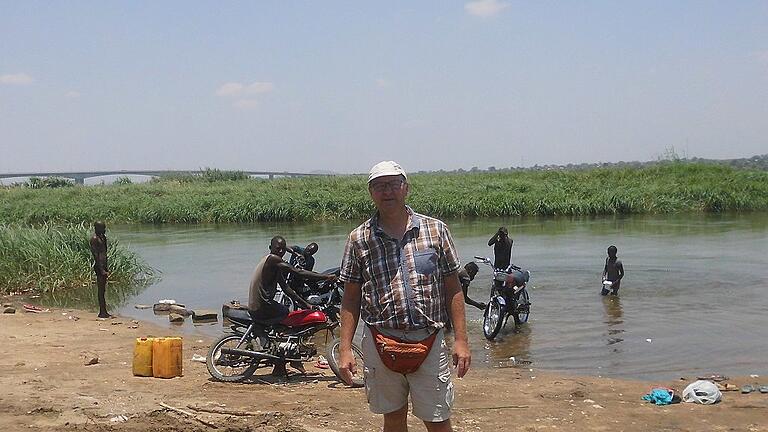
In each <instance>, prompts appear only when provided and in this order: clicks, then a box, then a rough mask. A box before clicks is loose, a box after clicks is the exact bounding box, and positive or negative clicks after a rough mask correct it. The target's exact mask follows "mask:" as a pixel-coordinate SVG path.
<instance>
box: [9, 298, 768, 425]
mask: <svg viewBox="0 0 768 432" xmlns="http://www.w3.org/2000/svg"><path fill="white" fill-rule="evenodd" d="M7 301H8V300H6V302H7ZM15 306H16V308H17V312H16V313H15V314H0V341H2V344H3V346H4V349H3V350H2V352H3V356H2V359H0V370H2V373H1V374H0V387H1V389H0V430H6V431H17V430H27V431H61V430H67V431H70V430H71V431H177V430H178V431H181V430H184V431H214V430H221V431H281V432H290V431H294V432H313V431H376V430H380V424H381V418H380V417H379V416H376V415H373V414H371V413H370V412H369V411H368V408H367V405H366V403H365V392H364V390H362V389H350V388H347V387H345V386H343V385H341V384H340V383H338V382H337V381H336V379H335V377H334V376H333V374H332V373H331V372H330V371H329V370H325V369H316V368H314V367H313V366H311V365H308V366H307V370H308V374H307V375H306V376H301V375H292V376H291V377H290V378H289V380H288V381H287V382H285V381H284V380H279V379H277V380H276V379H273V378H271V377H269V376H268V375H267V374H268V372H269V371H268V370H264V369H261V370H259V372H257V376H256V378H255V379H254V380H253V381H252V382H249V383H247V384H225V383H220V382H216V381H213V380H212V379H211V378H210V376H209V374H208V372H207V370H206V368H205V364H203V363H198V362H193V361H191V358H192V355H193V354H200V355H205V353H206V352H207V350H208V344H209V342H210V341H208V340H202V339H194V338H190V337H189V336H187V337H185V338H184V365H183V366H184V376H183V377H180V378H174V379H168V380H163V379H157V378H140V377H134V376H133V375H132V371H131V364H132V360H133V346H134V341H135V338H136V337H143V336H169V335H172V332H169V331H168V329H164V328H163V329H161V328H159V327H155V326H153V325H152V324H150V323H144V322H134V321H132V320H131V319H128V318H122V317H116V318H113V319H109V320H103V321H101V320H98V319H97V318H96V317H95V315H94V314H93V313H87V312H82V311H73V310H50V311H48V312H42V313H29V312H24V311H23V309H22V308H21V304H20V303H16V304H15ZM94 359H98V361H97V362H96V363H95V364H91V365H87V363H91V362H94ZM766 378H768V377H766ZM693 379H694V378H693V377H692V378H691V379H689V380H687V381H683V380H680V381H673V382H639V381H625V380H615V379H607V378H596V377H583V376H564V375H558V374H553V373H547V372H543V371H540V370H535V369H534V370H530V369H528V368H524V367H520V368H506V369H474V370H471V371H470V373H469V374H468V376H467V377H466V378H464V379H461V380H456V381H455V382H456V389H457V402H456V410H455V412H454V415H453V418H452V420H453V424H454V429H455V430H457V431H496V430H502V429H504V430H521V431H551V430H557V431H584V430H592V431H603V430H605V431H608V430H611V431H616V430H624V431H647V430H656V431H666V430H670V431H671V430H675V431H678V430H684V431H687V430H690V431H694V430H695V431H703V430H705V431H768V394H761V393H757V392H754V393H751V394H741V393H740V392H738V391H727V392H723V400H722V402H720V403H718V404H716V405H709V406H703V405H697V404H689V403H680V404H674V405H668V406H655V405H651V404H649V403H647V402H644V401H642V400H641V399H640V398H641V396H642V395H643V394H645V393H647V392H648V391H649V389H650V388H651V387H653V386H657V385H665V386H669V387H672V388H674V389H675V390H677V391H678V392H681V391H682V390H683V388H684V387H685V385H686V384H687V383H689V382H691V381H692V380H693ZM754 381H755V379H753V378H749V377H740V378H739V377H733V378H731V379H730V381H728V382H730V383H732V384H736V385H737V386H738V385H741V384H744V383H752V382H754ZM161 404H165V405H166V406H168V407H172V408H175V409H178V411H177V410H173V409H170V408H166V407H164V406H162V405H161ZM181 411H184V412H186V413H187V414H184V413H181ZM188 414H189V415H188ZM409 425H410V427H411V430H424V428H423V426H422V425H421V423H420V422H419V421H418V420H417V419H416V418H413V417H411V418H410V421H409Z"/></svg>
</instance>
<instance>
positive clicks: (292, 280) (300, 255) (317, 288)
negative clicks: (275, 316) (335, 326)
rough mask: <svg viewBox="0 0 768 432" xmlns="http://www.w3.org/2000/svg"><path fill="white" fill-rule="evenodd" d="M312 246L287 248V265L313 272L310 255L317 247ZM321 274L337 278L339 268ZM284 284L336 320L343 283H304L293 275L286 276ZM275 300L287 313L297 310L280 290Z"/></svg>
mask: <svg viewBox="0 0 768 432" xmlns="http://www.w3.org/2000/svg"><path fill="white" fill-rule="evenodd" d="M313 244H314V245H316V243H310V244H309V245H308V246H307V247H306V248H301V247H299V246H292V247H290V248H288V249H287V252H288V253H289V254H290V255H291V258H290V260H289V264H291V265H292V266H294V267H296V268H298V269H302V270H313V267H314V258H313V257H312V255H314V253H315V252H316V251H317V247H315V248H311V245H313ZM321 273H322V274H332V275H335V276H337V277H338V276H339V267H333V268H329V269H327V270H325V271H322V272H321ZM286 283H288V285H290V287H291V288H292V289H293V290H294V291H295V292H296V294H298V295H300V296H301V298H303V299H304V300H305V301H306V302H307V303H309V304H311V305H312V306H318V307H319V308H321V309H323V310H325V311H327V313H329V314H334V315H335V316H336V317H335V319H336V320H338V313H339V311H340V310H341V298H342V296H343V295H344V283H342V282H340V281H339V280H338V279H336V280H333V281H327V280H326V281H306V280H303V279H301V278H300V277H297V276H296V275H295V274H293V273H290V274H288V275H287V276H286ZM275 300H276V301H278V302H280V303H282V304H283V305H285V307H287V308H288V310H289V311H294V310H297V309H298V307H297V305H296V304H295V302H294V301H293V300H292V299H291V298H290V297H289V296H288V295H286V294H285V293H284V292H283V291H282V290H280V289H278V292H277V294H276V295H275Z"/></svg>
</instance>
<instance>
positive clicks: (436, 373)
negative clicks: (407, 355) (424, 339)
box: [366, 330, 454, 431]
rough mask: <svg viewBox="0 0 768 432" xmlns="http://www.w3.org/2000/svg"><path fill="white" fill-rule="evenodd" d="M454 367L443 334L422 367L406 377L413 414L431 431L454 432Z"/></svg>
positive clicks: (440, 334)
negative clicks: (452, 408) (451, 420)
mask: <svg viewBox="0 0 768 432" xmlns="http://www.w3.org/2000/svg"><path fill="white" fill-rule="evenodd" d="M366 359H367V357H366ZM450 364H451V359H450V352H449V351H448V347H447V346H446V343H445V334H444V332H443V331H442V330H440V333H439V334H438V335H437V339H436V340H435V343H434V345H433V346H432V350H431V351H430V353H429V355H428V356H427V358H426V359H425V360H424V363H422V364H421V367H419V369H418V370H417V371H416V372H414V373H411V374H408V375H406V377H407V379H408V383H409V385H410V390H411V402H412V404H413V414H414V415H415V416H416V417H418V418H419V419H421V420H422V421H423V422H424V425H425V426H426V427H427V430H428V431H450V430H452V429H451V422H450V420H449V418H450V416H451V407H452V406H453V396H454V395H453V383H452V382H451V369H450Z"/></svg>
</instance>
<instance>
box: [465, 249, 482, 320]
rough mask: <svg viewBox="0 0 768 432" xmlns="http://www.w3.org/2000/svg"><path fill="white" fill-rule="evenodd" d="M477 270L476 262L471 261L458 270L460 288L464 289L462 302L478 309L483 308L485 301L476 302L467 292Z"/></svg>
mask: <svg viewBox="0 0 768 432" xmlns="http://www.w3.org/2000/svg"><path fill="white" fill-rule="evenodd" d="M477 271H478V268H477V264H475V263H474V262H473V261H470V262H468V263H467V264H465V265H464V268H463V269H461V270H459V282H461V289H462V291H464V303H466V304H470V305H472V306H474V307H476V308H478V309H480V310H485V303H482V302H476V301H474V300H472V299H471V298H469V295H468V294H467V290H468V289H469V284H470V282H472V281H473V280H474V279H475V275H477Z"/></svg>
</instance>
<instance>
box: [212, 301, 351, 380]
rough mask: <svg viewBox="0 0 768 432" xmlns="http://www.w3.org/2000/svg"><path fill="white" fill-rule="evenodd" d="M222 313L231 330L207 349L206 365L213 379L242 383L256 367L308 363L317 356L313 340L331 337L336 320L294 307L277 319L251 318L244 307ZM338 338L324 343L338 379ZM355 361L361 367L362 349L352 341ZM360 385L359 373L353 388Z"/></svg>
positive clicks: (227, 308) (227, 306)
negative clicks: (316, 336) (322, 334)
mask: <svg viewBox="0 0 768 432" xmlns="http://www.w3.org/2000/svg"><path fill="white" fill-rule="evenodd" d="M222 314H223V316H224V318H225V319H227V320H229V322H230V323H231V324H230V329H231V330H232V332H231V333H229V334H226V335H224V336H222V337H221V338H219V340H217V341H216V342H215V343H214V344H213V345H212V346H211V349H210V350H208V355H207V356H206V362H205V363H206V366H207V367H208V372H209V373H210V374H211V376H212V377H213V378H215V379H216V380H219V381H224V382H242V381H245V380H247V379H248V378H250V377H251V376H252V375H253V374H254V373H255V372H256V370H257V369H258V368H260V367H266V366H274V365H275V364H276V363H283V364H285V363H288V362H309V361H311V360H312V359H313V357H314V356H315V355H317V348H316V347H315V344H314V343H313V341H312V339H313V336H315V335H316V334H317V333H319V332H321V331H326V340H327V339H328V338H331V337H332V336H333V333H332V332H333V329H334V328H336V327H338V325H339V322H338V321H337V320H336V319H331V318H330V317H329V315H327V314H326V313H325V312H324V311H322V310H297V311H293V312H290V313H289V314H288V316H287V317H285V318H284V319H283V320H281V321H279V322H274V320H273V321H254V320H253V319H252V318H251V315H250V314H249V313H248V310H247V309H244V308H240V307H232V306H229V305H225V306H224V307H223V308H222ZM339 345H340V341H339V339H338V338H333V340H331V342H330V343H329V344H328V345H327V347H326V348H327V354H328V355H327V359H328V363H329V366H330V367H331V369H332V370H333V372H334V374H336V376H337V377H338V378H339V380H341V376H340V375H339V369H338V366H337V364H336V361H337V359H338V357H339V354H338V353H339ZM352 351H353V353H354V354H355V357H356V359H355V361H356V362H357V364H358V365H360V367H359V368H358V370H360V371H362V370H363V367H362V365H363V352H362V350H361V349H360V347H358V346H357V345H355V344H353V346H352ZM362 385H363V377H362V375H360V376H356V377H354V379H353V387H360V386H362Z"/></svg>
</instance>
